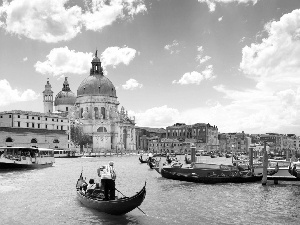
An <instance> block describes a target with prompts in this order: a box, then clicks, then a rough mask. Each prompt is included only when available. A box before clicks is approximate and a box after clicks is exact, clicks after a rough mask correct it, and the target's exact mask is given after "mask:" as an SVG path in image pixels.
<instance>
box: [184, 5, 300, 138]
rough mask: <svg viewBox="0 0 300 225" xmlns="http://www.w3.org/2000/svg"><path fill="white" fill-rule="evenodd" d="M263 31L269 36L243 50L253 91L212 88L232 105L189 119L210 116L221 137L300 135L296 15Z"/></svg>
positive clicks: (243, 69) (242, 66)
mask: <svg viewBox="0 0 300 225" xmlns="http://www.w3.org/2000/svg"><path fill="white" fill-rule="evenodd" d="M265 27H266V30H267V32H268V36H267V37H266V38H264V39H262V41H261V42H260V43H257V42H256V43H252V44H251V45H250V46H245V47H244V48H243V50H242V61H241V63H240V70H241V72H243V73H244V74H246V75H247V76H248V77H249V78H251V79H253V80H254V81H255V82H256V87H255V88H254V89H248V90H241V91H238V90H232V89H229V88H226V87H225V86H222V85H219V86H215V87H214V88H215V90H216V91H218V92H220V93H222V94H223V96H224V98H226V99H228V100H229V101H230V104H227V105H221V104H219V106H214V107H208V108H206V109H203V108H199V109H195V110H189V111H187V112H186V113H187V114H188V115H189V116H190V117H192V115H194V114H195V115H201V116H204V118H207V115H209V118H207V119H209V121H214V122H215V124H218V127H219V128H221V129H222V131H223V132H224V131H227V132H230V131H231V132H234V131H242V130H244V131H247V132H248V133H266V132H278V133H296V134H298V135H299V134H300V133H299V130H300V88H299V84H300V77H299V74H300V42H299V40H300V10H294V11H293V12H291V13H288V14H285V15H283V16H282V17H281V19H280V20H279V21H272V22H270V23H268V24H266V26H265ZM205 116H206V117H205Z"/></svg>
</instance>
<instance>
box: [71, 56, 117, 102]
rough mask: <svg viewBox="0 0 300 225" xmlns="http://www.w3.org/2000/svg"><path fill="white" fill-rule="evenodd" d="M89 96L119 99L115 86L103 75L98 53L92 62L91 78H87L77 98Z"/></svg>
mask: <svg viewBox="0 0 300 225" xmlns="http://www.w3.org/2000/svg"><path fill="white" fill-rule="evenodd" d="M88 95H101V96H102V95H103V96H110V97H115V98H116V97H117V94H116V88H115V86H114V85H113V83H112V82H111V81H110V80H109V79H108V78H107V77H106V76H104V75H103V69H102V66H101V62H100V59H99V58H98V57H97V51H96V53H95V57H94V58H93V60H92V68H91V69H90V76H89V77H87V78H85V79H84V80H83V81H82V82H81V84H80V86H79V87H78V89H77V97H80V96H88Z"/></svg>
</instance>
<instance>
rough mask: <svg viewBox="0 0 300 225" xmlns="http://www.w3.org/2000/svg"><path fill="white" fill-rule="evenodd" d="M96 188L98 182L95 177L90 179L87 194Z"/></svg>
mask: <svg viewBox="0 0 300 225" xmlns="http://www.w3.org/2000/svg"><path fill="white" fill-rule="evenodd" d="M95 188H96V184H95V181H94V179H90V180H89V184H88V185H87V189H86V194H87V195H91V194H92V193H93V191H94V190H95Z"/></svg>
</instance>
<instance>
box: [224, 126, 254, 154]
mask: <svg viewBox="0 0 300 225" xmlns="http://www.w3.org/2000/svg"><path fill="white" fill-rule="evenodd" d="M219 145H220V151H221V152H240V153H242V152H245V153H249V147H250V145H251V138H250V137H249V135H246V134H245V133H244V131H242V132H241V133H238V132H235V133H221V134H219Z"/></svg>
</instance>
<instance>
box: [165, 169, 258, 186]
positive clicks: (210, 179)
mask: <svg viewBox="0 0 300 225" xmlns="http://www.w3.org/2000/svg"><path fill="white" fill-rule="evenodd" d="M161 175H162V177H164V178H167V179H172V180H180V181H187V182H194V183H204V184H216V183H249V182H257V181H260V180H262V174H259V175H242V174H240V173H238V172H236V173H232V174H230V175H227V176H226V175H224V174H223V175H222V176H218V175H213V176H199V175H197V174H195V173H190V174H181V173H176V172H168V171H166V170H165V169H162V170H161Z"/></svg>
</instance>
